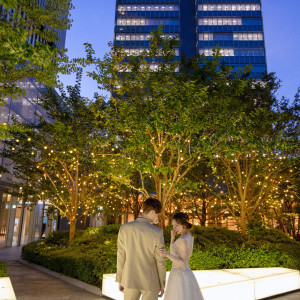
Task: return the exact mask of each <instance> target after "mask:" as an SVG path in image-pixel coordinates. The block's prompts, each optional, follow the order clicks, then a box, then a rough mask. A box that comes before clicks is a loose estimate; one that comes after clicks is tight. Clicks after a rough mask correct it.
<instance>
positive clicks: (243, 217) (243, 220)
mask: <svg viewBox="0 0 300 300" xmlns="http://www.w3.org/2000/svg"><path fill="white" fill-rule="evenodd" d="M245 206H246V203H245V200H242V204H241V220H240V223H241V224H240V225H241V233H242V234H246V231H247V216H246V207H245Z"/></svg>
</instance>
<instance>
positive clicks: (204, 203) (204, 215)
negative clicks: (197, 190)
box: [200, 200, 207, 226]
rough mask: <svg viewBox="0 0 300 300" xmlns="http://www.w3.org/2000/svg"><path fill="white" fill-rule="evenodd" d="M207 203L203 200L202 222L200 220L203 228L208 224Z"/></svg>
mask: <svg viewBox="0 0 300 300" xmlns="http://www.w3.org/2000/svg"><path fill="white" fill-rule="evenodd" d="M206 215H207V213H206V201H205V200H203V203H202V211H201V220H200V224H201V226H205V223H206Z"/></svg>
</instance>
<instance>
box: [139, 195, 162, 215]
mask: <svg viewBox="0 0 300 300" xmlns="http://www.w3.org/2000/svg"><path fill="white" fill-rule="evenodd" d="M151 210H154V211H155V213H156V214H159V213H160V212H161V203H160V201H159V200H157V199H155V198H148V199H146V200H145V201H144V203H143V213H144V214H145V213H146V214H148V213H149V212H150V211H151Z"/></svg>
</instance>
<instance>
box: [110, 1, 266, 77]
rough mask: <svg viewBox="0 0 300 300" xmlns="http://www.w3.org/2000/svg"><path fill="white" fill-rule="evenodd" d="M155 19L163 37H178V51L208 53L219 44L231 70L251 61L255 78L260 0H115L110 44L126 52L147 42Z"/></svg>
mask: <svg viewBox="0 0 300 300" xmlns="http://www.w3.org/2000/svg"><path fill="white" fill-rule="evenodd" d="M159 24H161V25H163V30H164V34H165V35H166V36H174V35H178V36H179V37H180V40H181V42H182V43H181V46H180V49H179V50H178V51H177V53H178V55H180V54H182V53H184V54H185V55H186V57H193V56H194V55H195V54H197V53H199V54H204V55H206V56H211V55H212V52H213V49H214V48H215V47H217V46H219V47H220V48H221V53H222V55H223V56H224V57H223V58H222V59H223V61H224V62H226V63H228V64H230V65H233V66H234V67H235V69H237V68H238V67H244V66H246V65H247V64H252V66H253V69H252V76H253V77H257V78H260V77H261V76H262V73H263V72H265V71H266V53H265V43H264V32H263V19H262V10H261V0H174V1H171V0H117V1H116V22H115V44H117V45H119V46H122V47H124V48H125V50H126V52H128V53H129V54H131V55H134V54H135V53H140V52H139V50H138V48H142V47H147V46H148V45H149V42H148V38H149V35H150V32H151V31H152V30H156V29H157V25H159ZM131 49H132V50H131Z"/></svg>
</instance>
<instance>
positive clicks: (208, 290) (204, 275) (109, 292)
mask: <svg viewBox="0 0 300 300" xmlns="http://www.w3.org/2000/svg"><path fill="white" fill-rule="evenodd" d="M193 272H194V274H195V277H196V279H197V281H198V283H199V286H200V288H201V292H202V294H203V297H204V299H205V300H215V299H220V295H222V297H221V298H222V300H232V299H243V300H254V299H263V298H266V297H270V296H274V295H279V294H283V293H286V292H290V291H294V290H297V289H300V272H299V271H297V270H291V269H286V268H253V269H230V270H204V271H193ZM168 276H169V272H168V273H167V279H168ZM115 278H116V276H115V274H104V275H103V283H102V293H103V295H104V296H108V297H110V298H112V299H116V300H123V299H124V294H123V293H121V292H120V291H119V289H118V283H117V282H115ZM161 299H164V298H161Z"/></svg>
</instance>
